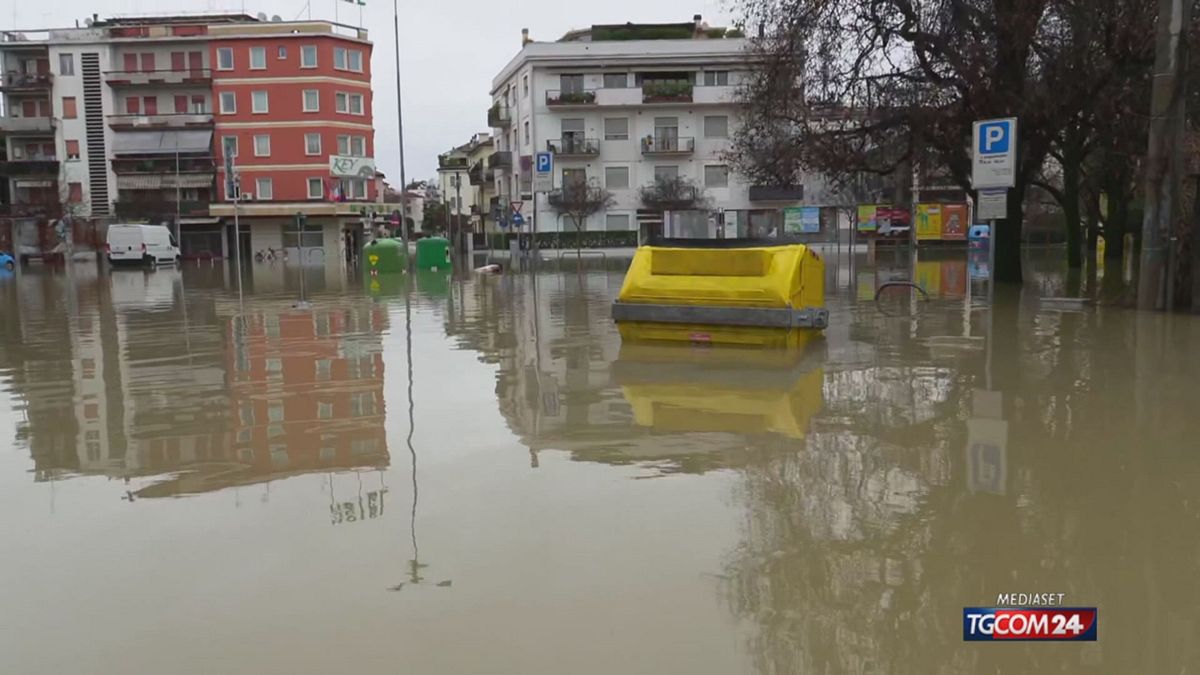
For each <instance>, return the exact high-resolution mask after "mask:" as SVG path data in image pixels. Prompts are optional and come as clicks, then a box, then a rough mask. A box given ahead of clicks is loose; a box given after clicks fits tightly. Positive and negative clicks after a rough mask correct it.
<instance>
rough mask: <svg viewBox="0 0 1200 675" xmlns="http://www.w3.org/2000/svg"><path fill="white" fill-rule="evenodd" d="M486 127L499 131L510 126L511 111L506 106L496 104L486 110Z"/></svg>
mask: <svg viewBox="0 0 1200 675" xmlns="http://www.w3.org/2000/svg"><path fill="white" fill-rule="evenodd" d="M487 120H488V126H489V127H492V128H495V129H499V128H502V127H507V126H508V125H510V124H512V110H510V109H509V107H508V106H506V105H500V104H496V105H493V106H492V107H490V108H488V113H487Z"/></svg>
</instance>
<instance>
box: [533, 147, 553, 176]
mask: <svg viewBox="0 0 1200 675" xmlns="http://www.w3.org/2000/svg"><path fill="white" fill-rule="evenodd" d="M534 168H535V169H536V170H537V172H538V173H553V172H554V155H552V154H550V153H548V152H539V153H538V154H537V162H535V164H534Z"/></svg>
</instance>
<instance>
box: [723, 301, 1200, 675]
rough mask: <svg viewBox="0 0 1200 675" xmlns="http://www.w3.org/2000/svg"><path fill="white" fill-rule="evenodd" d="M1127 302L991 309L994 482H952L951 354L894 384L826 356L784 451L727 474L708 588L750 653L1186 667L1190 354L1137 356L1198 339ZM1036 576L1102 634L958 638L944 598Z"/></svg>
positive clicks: (1134, 668) (816, 664)
mask: <svg viewBox="0 0 1200 675" xmlns="http://www.w3.org/2000/svg"><path fill="white" fill-rule="evenodd" d="M1132 316H1134V315H1132V314H1131V315H1129V316H1123V315H1121V314H1119V313H1113V314H1112V315H1109V316H1104V317H1097V316H1094V315H1092V316H1088V315H1070V314H1061V313H1046V312H1041V313H1038V314H1036V315H1034V316H1031V317H1029V318H1028V319H1026V320H1023V321H1018V317H1017V316H1016V315H1015V314H1014V315H1012V316H1011V317H1007V318H1011V319H1012V320H1013V322H1014V325H1019V329H1018V330H1017V331H1014V333H1013V334H1012V337H1014V338H1015V339H1014V340H1013V341H1012V342H1011V344H1008V345H1006V346H1001V345H1000V344H999V343H998V344H997V354H996V359H997V363H998V364H1010V365H1006V368H1005V369H1004V374H1003V376H1002V377H998V378H997V379H998V381H1000V386H1001V389H1002V390H1003V392H1004V395H1005V408H1006V410H1005V412H1006V418H1007V420H1008V422H1009V425H1010V427H1009V440H1008V475H1009V480H1008V484H1007V494H1005V495H990V494H970V493H968V492H967V491H966V489H965V485H964V483H963V480H962V478H961V477H962V476H963V475H965V473H966V469H965V467H964V465H963V462H964V460H963V457H964V455H963V451H962V448H964V447H965V446H966V437H965V430H964V428H963V419H962V418H963V417H965V416H967V415H969V414H970V413H969V412H965V411H969V410H970V408H971V392H970V386H969V385H970V380H969V379H968V378H967V377H966V376H964V375H963V374H962V372H961V370H956V371H952V372H950V371H948V372H947V373H946V374H945V375H944V376H942V377H940V378H938V379H937V382H936V386H933V385H934V384H935V383H932V382H926V383H925V384H920V383H918V385H917V386H918V387H920V388H921V393H920V394H919V395H914V396H911V397H907V398H906V397H903V396H901V395H900V392H897V391H894V390H890V389H888V388H887V387H886V385H885V384H884V382H885V381H886V380H888V379H896V378H893V377H891V375H889V370H888V369H870V368H863V369H859V370H855V371H852V372H850V373H846V372H833V373H830V374H829V375H828V376H827V378H826V389H825V404H826V412H824V413H823V414H822V415H821V416H820V418H818V419H817V420H815V421H814V424H813V427H814V429H813V432H812V433H810V434H809V436H808V438H807V439H806V441H805V448H804V450H803V451H799V452H794V453H788V454H775V455H771V456H769V457H767V461H763V462H758V463H755V464H753V465H751V466H749V467H748V468H745V469H744V470H743V474H744V480H743V484H742V488H741V491H740V495H739V497H740V499H741V500H742V501H743V502H744V504H745V507H746V519H745V523H744V530H743V536H742V541H741V543H740V545H739V546H738V547H737V548H736V549H735V550H734V551H733V552H732V554H731V555H730V558H729V561H728V565H727V569H726V577H725V583H724V584H723V590H724V594H725V596H726V598H727V600H728V603H729V605H730V607H731V609H732V611H733V612H734V613H735V614H736V615H737V616H739V617H742V618H745V619H748V620H750V621H751V622H752V624H753V628H752V631H751V635H750V637H749V638H748V641H749V642H748V650H749V651H750V653H751V656H752V659H753V660H754V662H755V666H756V669H757V670H758V671H759V672H761V673H771V674H783V673H807V672H819V673H922V674H924V673H962V672H1035V671H1036V672H1061V673H1077V672H1103V673H1134V672H1145V673H1150V672H1155V673H1160V672H1171V673H1178V672H1193V671H1194V670H1196V669H1197V668H1200V648H1198V647H1196V646H1193V643H1194V640H1193V639H1192V638H1193V637H1194V636H1195V635H1196V634H1200V609H1198V608H1200V582H1198V581H1197V580H1196V576H1195V569H1196V560H1197V559H1198V557H1200V543H1198V542H1200V536H1197V535H1200V504H1198V502H1197V500H1196V498H1195V495H1196V494H1198V492H1200V470H1198V469H1200V465H1198V461H1200V460H1198V458H1197V457H1196V455H1195V453H1194V452H1192V451H1185V450H1184V448H1194V447H1196V445H1195V438H1194V434H1195V428H1196V427H1195V423H1194V413H1193V412H1192V410H1190V409H1189V406H1191V407H1194V406H1193V405H1192V404H1189V403H1187V401H1193V402H1194V400H1195V398H1194V396H1189V394H1188V392H1189V391H1190V386H1191V385H1189V384H1188V383H1189V382H1192V383H1194V382H1195V381H1196V379H1197V376H1198V375H1200V372H1197V371H1198V370H1200V368H1198V367H1197V366H1196V365H1192V364H1190V363H1182V362H1180V361H1178V360H1177V359H1171V358H1170V357H1163V356H1156V354H1158V353H1160V352H1162V351H1163V349H1164V348H1166V351H1167V353H1174V354H1175V356H1176V357H1177V356H1178V354H1180V353H1188V351H1187V349H1185V348H1195V347H1196V346H1200V345H1198V343H1200V328H1189V329H1188V330H1187V331H1183V334H1182V335H1181V333H1180V330H1179V328H1178V325H1176V327H1175V329H1174V331H1172V332H1167V331H1160V333H1158V334H1154V335H1151V336H1147V335H1146V334H1145V330H1144V325H1143V327H1142V329H1139V328H1138V327H1137V326H1136V324H1135V323H1134V322H1133V320H1132ZM998 318H999V317H998ZM1101 319H1103V320H1101ZM1147 338H1150V339H1147ZM1139 342H1140V343H1141V347H1140V348H1139V347H1138V346H1137V345H1138V343H1139ZM960 368H961V369H965V370H966V371H967V372H968V373H970V372H979V370H980V369H979V368H978V365H977V364H974V365H972V364H970V363H963V364H960ZM907 372H908V373H909V375H910V376H911V377H913V378H914V380H915V379H919V378H920V377H921V374H922V373H926V374H928V373H930V372H936V371H933V370H931V369H930V368H928V367H926V366H922V365H917V366H914V367H912V368H911V369H909V370H908V371H907ZM900 379H903V378H900ZM879 387H883V389H878V388H879ZM880 394H882V396H879V395H880ZM877 396H878V398H877ZM914 401H915V402H916V404H915V406H914V404H913V402H914ZM959 411H964V412H962V414H960V413H959ZM1037 591H1045V592H1060V591H1061V592H1065V593H1066V594H1067V600H1068V602H1069V603H1073V604H1077V605H1085V606H1090V605H1095V606H1098V607H1099V608H1100V614H1101V617H1103V624H1104V625H1103V626H1102V628H1101V634H1102V637H1101V641H1100V642H1099V643H1096V644H1090V645H1060V646H1058V647H1055V646H1051V645H1037V644H1008V645H1003V646H999V645H997V646H994V647H996V648H992V649H981V648H980V647H979V646H978V645H973V644H969V643H963V642H962V636H961V630H962V629H961V611H962V608H963V607H964V606H968V605H990V604H993V603H994V602H995V599H996V594H997V593H1001V592H1037ZM1068 647H1069V648H1068Z"/></svg>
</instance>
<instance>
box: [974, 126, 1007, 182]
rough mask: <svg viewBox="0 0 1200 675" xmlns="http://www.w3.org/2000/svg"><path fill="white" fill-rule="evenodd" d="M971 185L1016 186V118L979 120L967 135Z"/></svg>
mask: <svg viewBox="0 0 1200 675" xmlns="http://www.w3.org/2000/svg"><path fill="white" fill-rule="evenodd" d="M971 183H972V185H974V186H975V189H977V190H978V189H982V188H1011V187H1016V186H1017V118H1015V117H1008V118H1004V119H995V120H980V121H978V122H976V123H975V127H974V133H973V134H972V138H971Z"/></svg>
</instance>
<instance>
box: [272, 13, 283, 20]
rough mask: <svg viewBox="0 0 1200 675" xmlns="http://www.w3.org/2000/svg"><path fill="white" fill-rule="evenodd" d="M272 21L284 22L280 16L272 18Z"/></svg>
mask: <svg viewBox="0 0 1200 675" xmlns="http://www.w3.org/2000/svg"><path fill="white" fill-rule="evenodd" d="M271 20H272V21H283V17H281V16H279V15H278V14H276V15H275V16H272V17H271Z"/></svg>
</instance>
